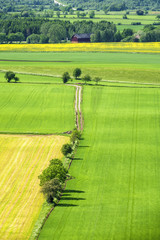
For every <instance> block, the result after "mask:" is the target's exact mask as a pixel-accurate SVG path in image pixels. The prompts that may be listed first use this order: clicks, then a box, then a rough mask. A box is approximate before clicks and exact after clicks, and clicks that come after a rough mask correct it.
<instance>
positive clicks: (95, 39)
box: [91, 31, 101, 42]
mask: <svg viewBox="0 0 160 240" xmlns="http://www.w3.org/2000/svg"><path fill="white" fill-rule="evenodd" d="M91 42H101V33H100V31H96V32H95V33H94V34H92V35H91Z"/></svg>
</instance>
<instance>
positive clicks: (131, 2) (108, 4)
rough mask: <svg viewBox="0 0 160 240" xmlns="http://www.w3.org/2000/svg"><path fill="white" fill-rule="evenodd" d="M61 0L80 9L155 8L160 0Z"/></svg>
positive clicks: (159, 3) (159, 5)
mask: <svg viewBox="0 0 160 240" xmlns="http://www.w3.org/2000/svg"><path fill="white" fill-rule="evenodd" d="M62 2H63V3H66V4H70V5H71V6H73V7H76V8H80V9H88V8H89V9H97V10H100V9H104V8H105V9H106V8H107V9H108V10H110V11H121V10H125V9H138V8H143V9H146V10H149V9H152V10H157V8H160V0H125V1H124V0H87V1H86V0H80V1H79V0H63V1H62Z"/></svg>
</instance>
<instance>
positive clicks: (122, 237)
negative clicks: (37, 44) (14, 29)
mask: <svg viewBox="0 0 160 240" xmlns="http://www.w3.org/2000/svg"><path fill="white" fill-rule="evenodd" d="M159 63H160V56H159V55H158V54H137V53H103V52H99V53H93V52H89V53H84V52H82V53H79V52H76V53H72V52H66V53H61V52H59V53H54V52H53V53H47V52H46V53H38V52H37V53H30V52H26V53H24V52H19V53H17V52H1V53H0V96H1V101H0V123H1V124H0V132H3V133H26V134H27V133H33V134H52V133H53V134H54V133H57V134H61V133H63V132H66V131H70V130H73V128H74V127H75V112H74V100H75V87H73V86H71V84H72V83H74V84H75V83H82V81H81V80H80V79H79V80H74V79H73V81H72V82H71V81H70V82H69V84H66V85H64V84H62V79H61V75H62V74H63V73H64V72H66V71H68V72H69V73H70V75H72V73H73V70H74V69H75V68H76V67H80V68H81V69H82V76H84V75H86V74H90V75H91V77H95V76H99V77H101V78H102V79H103V81H102V82H100V83H99V86H96V85H95V83H94V82H93V81H91V82H90V83H89V84H88V85H83V86H82V88H83V91H82V105H81V109H82V113H83V117H84V130H83V134H82V139H81V141H80V145H79V147H78V149H77V151H76V153H75V156H74V159H73V161H72V164H71V167H70V170H69V174H70V175H71V176H72V177H73V178H72V180H70V181H67V184H66V188H65V190H64V193H63V195H62V198H61V200H60V202H59V204H58V205H57V206H56V208H55V209H54V210H53V212H52V213H51V215H50V216H49V218H48V219H47V221H46V223H45V225H44V227H43V228H42V231H41V233H40V236H39V240H64V239H65V240H84V239H86V240H104V239H105V240H113V239H114V240H159V239H160V228H159V219H160V216H159V215H160V214H159V208H160V191H159V189H160V182H159V177H160V164H159V157H160V152H159V142H160V134H159V128H160V125H159V109H160V86H159V84H160V69H159ZM8 70H12V71H15V72H17V76H18V77H19V78H20V83H6V80H5V78H4V74H5V73H4V72H3V71H8ZM109 81H110V82H109ZM122 82H123V83H122Z"/></svg>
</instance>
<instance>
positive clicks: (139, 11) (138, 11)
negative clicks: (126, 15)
mask: <svg viewBox="0 0 160 240" xmlns="http://www.w3.org/2000/svg"><path fill="white" fill-rule="evenodd" d="M136 14H137V15H144V11H143V10H137V11H136Z"/></svg>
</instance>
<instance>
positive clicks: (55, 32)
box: [47, 24, 66, 43]
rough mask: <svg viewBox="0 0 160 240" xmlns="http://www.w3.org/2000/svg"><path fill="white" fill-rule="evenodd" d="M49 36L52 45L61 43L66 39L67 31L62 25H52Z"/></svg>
mask: <svg viewBox="0 0 160 240" xmlns="http://www.w3.org/2000/svg"><path fill="white" fill-rule="evenodd" d="M47 36H48V37H49V42H50V43H59V42H61V40H64V39H65V38H66V29H65V27H64V26H63V25H62V24H51V25H50V28H49V30H48V34H47Z"/></svg>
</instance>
